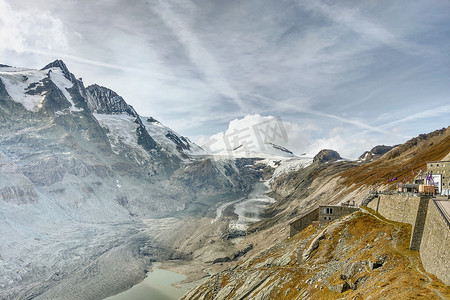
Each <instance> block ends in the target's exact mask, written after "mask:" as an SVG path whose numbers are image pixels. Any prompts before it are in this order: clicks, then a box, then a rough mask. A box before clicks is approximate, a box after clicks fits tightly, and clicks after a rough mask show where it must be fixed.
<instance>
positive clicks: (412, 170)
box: [411, 168, 414, 177]
mask: <svg viewBox="0 0 450 300" xmlns="http://www.w3.org/2000/svg"><path fill="white" fill-rule="evenodd" d="M411 172H412V176H413V177H414V169H412V168H411Z"/></svg>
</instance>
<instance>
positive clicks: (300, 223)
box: [289, 208, 319, 237]
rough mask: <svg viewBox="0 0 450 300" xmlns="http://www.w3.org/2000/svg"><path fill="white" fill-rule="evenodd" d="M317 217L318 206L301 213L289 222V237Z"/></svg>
mask: <svg viewBox="0 0 450 300" xmlns="http://www.w3.org/2000/svg"><path fill="white" fill-rule="evenodd" d="M318 219H319V208H316V209H314V210H312V211H310V212H309V213H307V214H305V215H303V216H302V217H300V218H299V219H297V220H295V221H293V222H291V223H290V224H289V237H293V236H294V235H296V234H297V233H299V232H300V231H302V230H303V229H305V228H306V227H308V226H309V225H311V224H312V222H313V221H317V220H318Z"/></svg>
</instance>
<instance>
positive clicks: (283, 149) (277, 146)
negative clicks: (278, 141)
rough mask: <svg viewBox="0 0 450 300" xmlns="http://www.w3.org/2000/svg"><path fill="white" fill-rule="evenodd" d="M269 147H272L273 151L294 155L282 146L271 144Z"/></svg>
mask: <svg viewBox="0 0 450 300" xmlns="http://www.w3.org/2000/svg"><path fill="white" fill-rule="evenodd" d="M270 145H272V147H274V148H275V149H278V150H280V151H283V152H286V153H289V154H292V155H294V153H292V151H290V150H288V149H286V148H285V147H283V146H279V145H275V144H273V143H270Z"/></svg>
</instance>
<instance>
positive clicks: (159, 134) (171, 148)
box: [140, 117, 207, 155]
mask: <svg viewBox="0 0 450 300" xmlns="http://www.w3.org/2000/svg"><path fill="white" fill-rule="evenodd" d="M140 118H141V120H142V123H143V124H144V126H145V128H146V129H147V131H148V133H149V134H150V136H151V137H152V138H153V139H154V140H155V141H156V142H157V143H158V144H159V145H160V146H161V147H162V148H164V149H165V150H166V151H167V152H169V153H178V150H177V148H176V147H177V145H176V144H175V143H174V142H173V141H172V140H170V139H169V138H168V137H167V134H170V133H172V134H174V135H175V136H177V137H178V138H179V139H180V140H181V142H182V143H183V144H184V145H186V144H189V148H190V149H189V150H187V149H183V153H184V154H187V155H206V154H207V153H206V151H205V150H203V149H202V148H201V147H199V146H198V145H197V144H195V143H193V142H191V141H190V140H189V139H188V138H186V137H182V136H181V135H179V134H178V133H176V132H175V131H173V130H172V129H170V128H169V127H166V126H164V125H163V124H161V123H160V122H158V121H156V120H155V121H149V119H150V118H148V117H140ZM183 138H184V139H186V141H183Z"/></svg>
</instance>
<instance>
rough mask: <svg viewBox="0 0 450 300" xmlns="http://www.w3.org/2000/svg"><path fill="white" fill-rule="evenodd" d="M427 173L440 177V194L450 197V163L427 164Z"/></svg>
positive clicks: (434, 162) (436, 162)
mask: <svg viewBox="0 0 450 300" xmlns="http://www.w3.org/2000/svg"><path fill="white" fill-rule="evenodd" d="M427 172H430V173H431V174H433V176H435V175H436V176H438V177H437V179H438V180H436V181H437V182H436V184H437V185H438V190H439V191H440V194H442V195H450V161H448V160H447V161H430V162H427ZM439 175H440V176H439Z"/></svg>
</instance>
